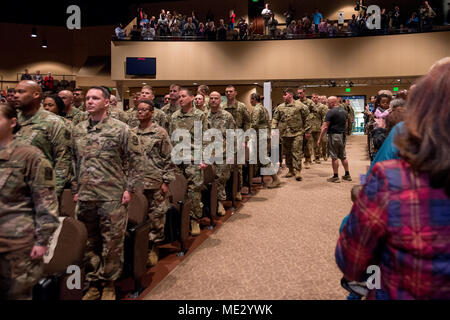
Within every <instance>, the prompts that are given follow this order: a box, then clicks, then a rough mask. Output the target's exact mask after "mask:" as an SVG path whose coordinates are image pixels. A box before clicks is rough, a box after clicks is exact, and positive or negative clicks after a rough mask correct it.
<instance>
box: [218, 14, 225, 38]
mask: <svg viewBox="0 0 450 320" xmlns="http://www.w3.org/2000/svg"><path fill="white" fill-rule="evenodd" d="M217 40H219V41H224V40H227V26H226V25H225V21H224V20H223V19H220V21H219V26H218V27H217Z"/></svg>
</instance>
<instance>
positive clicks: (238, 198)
mask: <svg viewBox="0 0 450 320" xmlns="http://www.w3.org/2000/svg"><path fill="white" fill-rule="evenodd" d="M236 200H237V201H242V194H241V193H240V192H237V193H236Z"/></svg>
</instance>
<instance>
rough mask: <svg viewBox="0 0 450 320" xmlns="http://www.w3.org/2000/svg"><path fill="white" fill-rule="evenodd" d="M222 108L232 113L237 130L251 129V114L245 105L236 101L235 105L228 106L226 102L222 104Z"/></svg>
mask: <svg viewBox="0 0 450 320" xmlns="http://www.w3.org/2000/svg"><path fill="white" fill-rule="evenodd" d="M221 108H222V109H223V110H225V111H228V112H229V113H231V115H232V116H233V119H234V121H235V123H236V128H237V129H242V130H244V131H247V130H248V129H249V128H250V123H251V120H250V113H249V112H248V110H247V107H246V106H245V104H244V103H242V102H240V101H237V100H236V102H235V103H234V104H232V105H228V104H227V103H226V102H224V103H222V104H221Z"/></svg>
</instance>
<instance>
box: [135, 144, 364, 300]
mask: <svg viewBox="0 0 450 320" xmlns="http://www.w3.org/2000/svg"><path fill="white" fill-rule="evenodd" d="M366 139H367V138H366V137H365V136H352V137H350V139H349V141H348V144H347V156H348V159H349V162H350V173H351V175H352V177H353V182H345V183H344V182H343V183H340V184H334V183H329V182H327V181H326V178H328V177H330V176H331V172H332V169H331V161H330V160H328V161H327V162H323V161H322V163H321V164H314V165H313V166H312V167H311V169H308V170H306V169H303V178H304V180H303V181H302V182H297V181H295V179H293V178H290V179H285V178H281V179H282V181H283V186H282V187H281V188H278V189H273V190H269V189H261V190H259V192H258V193H257V194H256V195H255V196H253V197H251V198H250V199H249V201H248V202H247V203H245V205H244V206H243V207H242V208H240V210H239V211H238V212H236V213H235V214H234V215H232V216H231V217H230V218H229V219H228V220H227V221H226V222H225V223H224V224H223V225H221V226H220V227H219V228H217V229H216V231H215V232H214V233H212V234H211V235H210V236H209V237H208V238H207V239H206V240H205V241H204V242H202V243H201V244H200V245H199V246H198V247H197V248H196V249H194V251H193V252H192V253H191V254H190V255H188V256H187V257H186V258H184V259H183V260H182V262H181V263H180V264H179V265H178V266H176V267H175V268H174V269H173V270H172V271H171V272H170V273H169V274H168V275H167V276H165V277H164V279H162V280H161V281H160V282H159V283H158V284H157V285H156V286H154V287H153V288H152V289H151V290H146V291H145V292H144V294H143V295H141V298H142V299H144V300H161V299H162V300H173V299H176V300H185V299H188V300H210V299H219V300H221V299H229V300H243V299H247V300H266V299H267V300H278V299H285V300H318V299H333V300H336V299H345V297H346V291H345V290H344V289H342V288H341V286H340V279H341V276H342V274H341V272H340V271H339V270H338V268H337V266H336V263H335V261H334V250H335V247H336V241H337V239H338V230H339V226H340V224H341V221H342V219H343V218H344V216H345V215H346V214H347V213H348V212H349V211H350V208H351V201H350V190H351V188H352V186H353V185H356V184H359V175H360V174H362V173H364V172H365V171H366V169H367V166H368V164H369V161H368V159H367V156H366V152H365V146H366ZM285 173H286V172H285V171H284V172H283V175H284V174H285ZM343 174H344V172H343V168H342V167H340V176H341V175H343ZM283 175H281V176H283Z"/></svg>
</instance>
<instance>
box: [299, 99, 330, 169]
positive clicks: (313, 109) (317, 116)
mask: <svg viewBox="0 0 450 320" xmlns="http://www.w3.org/2000/svg"><path fill="white" fill-rule="evenodd" d="M327 109H328V108H327ZM309 112H310V113H309V116H308V117H309V122H310V124H311V138H310V139H309V140H308V141H307V150H308V153H307V154H305V157H306V160H305V161H308V162H311V157H312V155H313V154H314V160H316V161H318V160H319V159H320V150H319V147H318V146H317V141H318V140H319V137H320V131H321V129H322V123H323V121H324V120H325V115H326V112H324V109H323V107H320V106H319V105H316V104H314V105H313V106H312V105H310V107H309Z"/></svg>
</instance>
